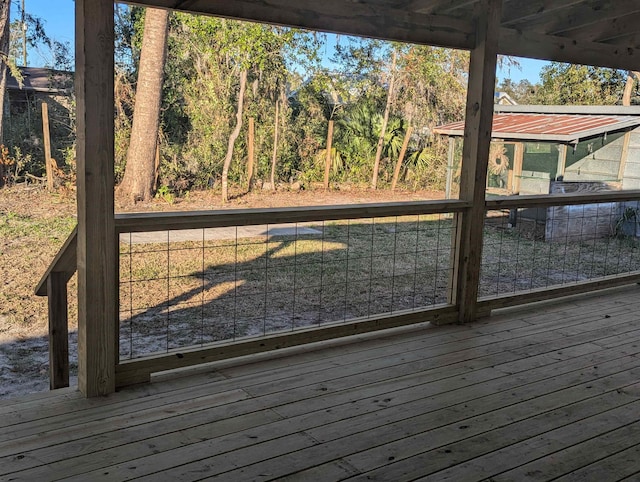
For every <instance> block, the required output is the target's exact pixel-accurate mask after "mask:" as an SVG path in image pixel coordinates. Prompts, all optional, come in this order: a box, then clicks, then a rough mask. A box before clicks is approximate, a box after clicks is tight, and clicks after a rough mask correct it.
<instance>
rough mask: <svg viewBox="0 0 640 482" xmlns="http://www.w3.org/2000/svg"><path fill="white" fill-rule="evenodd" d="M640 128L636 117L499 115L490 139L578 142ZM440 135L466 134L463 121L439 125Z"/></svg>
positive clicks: (638, 119)
mask: <svg viewBox="0 0 640 482" xmlns="http://www.w3.org/2000/svg"><path fill="white" fill-rule="evenodd" d="M638 125H640V116H637V115H586V114H536V113H496V114H494V115H493V129H492V132H491V136H492V137H494V138H496V139H512V140H538V141H558V142H577V141H578V140H579V139H584V138H586V137H591V136H595V135H599V134H603V133H605V132H613V131H617V130H621V129H625V128H629V127H635V126H638ZM434 132H436V133H437V134H445V135H449V136H462V135H464V121H460V122H453V123H451V124H445V125H442V126H438V127H436V128H435V129H434Z"/></svg>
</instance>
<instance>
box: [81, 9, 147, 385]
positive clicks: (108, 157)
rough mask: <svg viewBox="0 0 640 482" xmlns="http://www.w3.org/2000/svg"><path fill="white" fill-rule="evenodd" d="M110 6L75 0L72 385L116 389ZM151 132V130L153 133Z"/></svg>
mask: <svg viewBox="0 0 640 482" xmlns="http://www.w3.org/2000/svg"><path fill="white" fill-rule="evenodd" d="M113 15H114V8H113V1H112V0H76V96H77V126H78V127H77V132H78V137H77V151H76V155H77V176H78V177H77V179H78V180H77V184H78V387H79V389H80V391H81V392H82V393H83V394H84V395H85V396H87V397H93V396H98V395H106V394H108V393H111V392H113V391H115V366H116V362H117V359H116V355H117V352H116V351H115V349H114V348H115V346H116V342H115V341H114V340H115V339H116V330H117V318H116V317H117V299H116V297H117V294H116V290H115V286H116V272H117V256H116V249H115V243H114V239H115V221H114V200H113V187H114V170H113V164H114V161H113V159H114V133H113V129H114V128H113V115H114V96H113V88H114V85H113V63H114V60H113V54H114V44H113V41H114V22H113ZM154 135H155V133H154Z"/></svg>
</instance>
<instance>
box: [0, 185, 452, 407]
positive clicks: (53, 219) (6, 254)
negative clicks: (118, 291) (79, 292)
mask: <svg viewBox="0 0 640 482" xmlns="http://www.w3.org/2000/svg"><path fill="white" fill-rule="evenodd" d="M232 194H233V193H232ZM442 197H443V193H442V192H434V191H417V192H413V191H412V192H407V191H396V192H390V191H371V190H368V189H357V188H343V189H340V190H332V191H324V190H313V191H308V190H307V191H305V190H303V191H295V192H293V191H283V190H280V191H255V192H252V193H249V194H245V193H235V195H232V199H231V201H230V202H229V203H227V204H223V203H222V202H221V199H220V193H219V192H211V191H204V192H190V193H189V194H188V195H187V196H185V197H184V198H179V199H168V200H167V199H162V198H156V199H154V200H152V201H150V202H148V203H139V204H137V205H135V206H116V211H118V212H149V211H191V210H216V209H247V208H254V207H256V208H257V207H288V206H310V205H341V204H358V203H372V202H393V201H415V200H426V199H440V198H442ZM169 201H170V202H169ZM75 215H76V200H75V194H74V192H64V193H48V192H47V191H46V190H45V189H43V188H42V187H41V186H33V185H31V186H16V187H11V188H2V189H0V398H3V397H5V398H6V397H9V396H15V395H18V394H24V393H29V392H33V391H40V390H46V389H47V388H48V348H47V338H46V334H47V302H46V298H41V297H37V296H35V295H34V294H33V290H34V288H35V286H36V285H37V283H38V281H39V280H40V277H41V276H42V274H43V273H44V272H45V270H46V269H47V267H48V265H49V263H50V262H51V260H52V259H53V257H54V256H55V254H56V252H57V251H58V249H59V248H60V246H61V245H62V244H63V243H64V240H65V239H66V237H67V235H68V233H69V232H70V231H71V229H72V228H73V226H74V225H75V223H76V220H75ZM76 289H77V285H76V281H75V277H74V278H72V280H71V282H70V284H69V294H70V296H69V302H70V307H69V311H70V325H71V326H70V328H71V330H73V329H74V328H75V326H76V310H77V304H76V300H75V296H74V293H75V291H76ZM74 336H75V335H73V334H72V339H71V347H72V350H73V348H74V342H75V340H74ZM71 364H72V368H73V367H74V366H75V353H72V355H71ZM72 383H73V381H72Z"/></svg>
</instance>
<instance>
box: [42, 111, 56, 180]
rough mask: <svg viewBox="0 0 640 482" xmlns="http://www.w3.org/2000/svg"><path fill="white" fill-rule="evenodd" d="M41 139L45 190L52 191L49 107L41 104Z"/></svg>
mask: <svg viewBox="0 0 640 482" xmlns="http://www.w3.org/2000/svg"><path fill="white" fill-rule="evenodd" d="M42 138H43V141H44V166H45V170H46V173H47V189H48V190H49V191H53V189H54V185H53V166H52V165H51V134H50V132H49V106H48V105H47V103H46V102H42Z"/></svg>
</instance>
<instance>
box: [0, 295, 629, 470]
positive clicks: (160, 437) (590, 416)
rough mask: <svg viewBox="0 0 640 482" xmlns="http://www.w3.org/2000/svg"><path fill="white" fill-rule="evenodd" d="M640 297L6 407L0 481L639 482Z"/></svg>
mask: <svg viewBox="0 0 640 482" xmlns="http://www.w3.org/2000/svg"><path fill="white" fill-rule="evenodd" d="M639 295H640V287H638V286H630V287H627V288H623V289H618V290H614V291H607V292H602V293H600V294H591V295H589V296H583V297H574V298H570V299H566V300H563V301H556V302H553V303H546V304H538V305H532V306H531V307H529V308H528V309H524V308H519V309H511V310H508V311H503V312H501V313H498V314H494V315H493V316H492V317H491V318H489V319H485V320H483V321H480V322H477V323H474V324H470V325H466V326H457V325H456V326H443V327H431V326H428V325H426V326H421V327H413V328H411V329H407V328H405V329H400V330H394V331H388V332H385V333H384V334H377V335H367V336H359V337H355V338H352V339H350V340H342V341H339V342H333V343H326V344H324V345H318V346H315V347H302V348H297V349H291V350H287V351H285V352H281V353H279V354H277V355H274V354H271V355H260V356H257V357H253V358H250V359H245V360H243V361H242V363H240V362H239V361H227V362H224V363H218V364H215V365H213V366H212V367H209V368H208V369H207V370H203V369H202V368H201V369H200V370H199V371H198V372H197V373H193V371H191V372H188V375H187V374H186V373H183V374H182V376H181V377H175V376H172V377H168V376H164V377H160V378H161V379H159V380H156V381H155V382H154V383H151V384H147V385H143V386H138V387H134V388H130V389H126V390H123V391H121V392H119V393H116V394H114V395H112V396H109V397H105V398H101V399H91V400H85V399H83V398H82V397H81V396H79V394H78V393H77V392H75V391H73V390H70V389H65V390H61V391H58V392H55V393H51V392H50V393H46V394H39V395H34V396H31V397H22V398H19V399H16V400H8V401H3V402H2V403H0V480H3V481H4V480H7V481H8V480H25V481H46V480H61V479H63V480H74V481H99V480H115V481H122V480H131V479H140V480H146V481H158V480H179V481H187V480H189V481H191V480H193V481H195V480H221V481H234V482H236V481H245V480H247V481H249V480H259V481H266V480H273V479H278V480H291V481H294V480H295V481H316V480H317V481H335V480H343V479H349V480H358V481H359V480H377V481H402V480H433V481H444V480H452V481H456V482H459V481H474V480H492V481H520V480H532V481H539V480H561V481H598V482H600V481H608V480H611V481H614V480H640V356H639V355H640V314H639V311H638V307H640V298H639ZM347 341H348V343H347Z"/></svg>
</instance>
